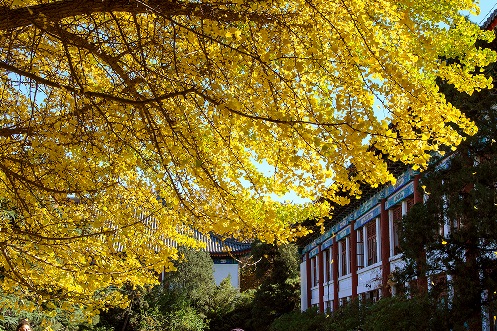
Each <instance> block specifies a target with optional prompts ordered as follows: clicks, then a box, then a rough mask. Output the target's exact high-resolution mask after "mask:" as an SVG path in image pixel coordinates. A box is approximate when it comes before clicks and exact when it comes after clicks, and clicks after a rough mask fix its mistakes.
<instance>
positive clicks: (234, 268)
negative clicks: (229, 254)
mask: <svg viewBox="0 0 497 331" xmlns="http://www.w3.org/2000/svg"><path fill="white" fill-rule="evenodd" d="M230 275H231V285H233V287H234V288H240V279H239V276H238V264H217V263H215V264H214V279H215V280H216V285H219V284H220V283H221V281H222V280H223V279H225V278H226V277H228V276H230Z"/></svg>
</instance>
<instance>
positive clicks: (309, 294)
mask: <svg viewBox="0 0 497 331" xmlns="http://www.w3.org/2000/svg"><path fill="white" fill-rule="evenodd" d="M305 272H306V278H307V282H306V288H307V307H306V309H309V308H310V307H311V299H312V291H311V283H312V280H311V259H310V258H309V252H307V253H305Z"/></svg>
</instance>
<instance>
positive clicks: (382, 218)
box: [380, 199, 391, 297]
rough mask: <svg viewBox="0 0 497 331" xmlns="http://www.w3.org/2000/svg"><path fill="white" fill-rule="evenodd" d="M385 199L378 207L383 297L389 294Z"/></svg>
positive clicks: (388, 255)
mask: <svg viewBox="0 0 497 331" xmlns="http://www.w3.org/2000/svg"><path fill="white" fill-rule="evenodd" d="M386 202H387V201H386V199H382V200H381V204H380V206H381V207H380V208H381V212H380V240H381V244H380V247H381V270H382V273H381V292H382V295H383V296H384V297H387V296H390V294H391V293H390V289H389V288H388V277H389V276H390V261H389V258H390V235H389V231H388V228H389V221H388V210H386Z"/></svg>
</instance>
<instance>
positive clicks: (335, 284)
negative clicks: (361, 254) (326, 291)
mask: <svg viewBox="0 0 497 331" xmlns="http://www.w3.org/2000/svg"><path fill="white" fill-rule="evenodd" d="M332 250H333V270H332V272H333V310H337V309H338V307H339V306H338V243H337V240H336V236H335V237H333V249H332Z"/></svg>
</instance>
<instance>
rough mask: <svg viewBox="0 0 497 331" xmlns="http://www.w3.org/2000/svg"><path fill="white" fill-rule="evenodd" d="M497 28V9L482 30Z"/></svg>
mask: <svg viewBox="0 0 497 331" xmlns="http://www.w3.org/2000/svg"><path fill="white" fill-rule="evenodd" d="M496 26H497V9H495V10H494V11H493V12H492V13H491V14H490V15H489V16H488V18H487V20H486V21H485V23H483V25H482V28H483V29H485V30H493V29H494V28H495V27H496Z"/></svg>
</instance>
